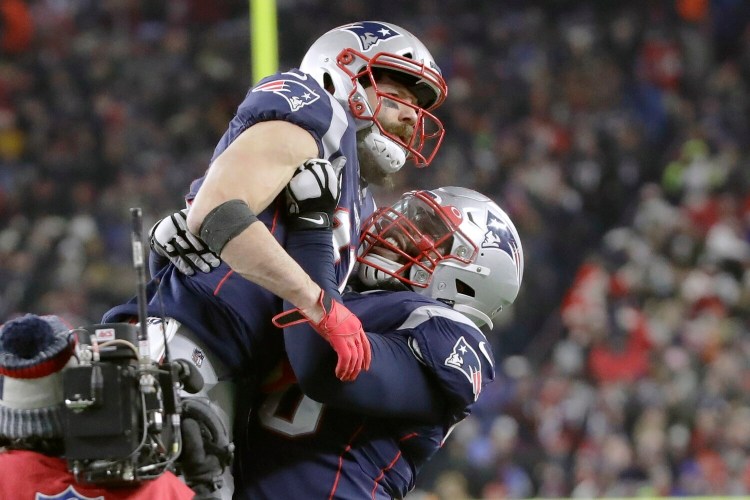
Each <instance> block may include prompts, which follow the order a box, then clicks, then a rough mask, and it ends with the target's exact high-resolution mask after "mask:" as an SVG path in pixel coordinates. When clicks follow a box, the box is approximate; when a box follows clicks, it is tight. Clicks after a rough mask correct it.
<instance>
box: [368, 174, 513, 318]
mask: <svg viewBox="0 0 750 500" xmlns="http://www.w3.org/2000/svg"><path fill="white" fill-rule="evenodd" d="M360 243H361V244H360V250H359V256H358V257H357V261H358V262H359V269H358V271H357V273H358V276H359V278H360V280H361V281H362V283H363V284H364V285H365V286H368V287H372V288H383V287H385V288H393V285H394V284H398V283H399V282H400V283H402V284H403V285H406V286H408V287H410V288H411V289H413V290H414V291H416V292H419V293H421V294H423V295H427V296H429V297H433V298H435V299H439V300H441V301H443V302H446V303H449V304H452V305H453V308H454V309H456V310H457V311H460V312H462V313H464V314H465V315H466V316H468V317H470V318H471V319H472V320H473V321H474V322H475V323H476V324H477V325H478V326H482V325H485V324H486V325H488V326H489V327H490V328H492V317H493V316H494V315H495V314H497V313H498V312H499V311H500V310H501V309H502V307H503V306H504V305H509V304H511V303H513V301H514V300H515V299H516V296H517V295H518V290H519V288H520V286H521V280H522V278H523V263H524V260H523V248H522V247H521V240H520V238H519V236H518V232H517V231H516V228H515V226H514V225H513V222H512V221H511V220H510V218H509V217H508V215H507V214H506V213H505V212H504V211H503V210H502V209H501V208H500V207H498V206H497V204H496V203H495V202H493V201H492V200H490V199H489V198H487V197H486V196H484V195H482V194H480V193H477V192H476V191H472V190H471V189H466V188H460V187H444V188H439V189H434V190H432V191H411V192H408V193H405V194H404V195H403V196H402V197H401V199H400V200H399V201H397V202H396V203H395V204H394V205H393V206H391V207H387V208H381V209H379V210H378V211H376V212H375V213H374V214H373V215H372V216H371V217H370V218H369V219H368V220H367V221H366V222H365V224H364V225H363V228H362V236H361V242H360Z"/></svg>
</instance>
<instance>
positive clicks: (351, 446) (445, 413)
mask: <svg viewBox="0 0 750 500" xmlns="http://www.w3.org/2000/svg"><path fill="white" fill-rule="evenodd" d="M293 187H294V186H292V185H290V190H292V189H293ZM290 216H291V217H294V215H293V214H290ZM326 232H327V231H326V230H322V231H309V230H303V231H292V232H290V234H289V238H288V241H287V249H288V251H289V253H290V255H291V256H293V257H296V258H298V259H299V262H300V264H301V265H302V266H303V268H304V269H305V270H306V271H307V272H309V273H310V275H311V276H312V277H313V278H314V279H315V280H316V281H317V282H318V283H320V284H321V286H322V287H323V289H324V290H326V292H327V293H328V294H329V295H330V296H331V297H333V298H337V297H336V282H335V279H334V273H333V271H332V270H333V263H334V257H333V253H332V252H331V250H330V247H329V245H328V244H327V238H328V235H327V234H325V233H326ZM357 260H358V263H359V264H358V265H359V269H358V273H357V279H356V288H357V289H358V290H359V292H354V291H350V292H347V293H345V294H344V295H343V297H344V304H345V305H346V307H347V308H348V309H349V311H350V312H351V313H354V314H356V315H357V317H358V318H359V319H360V320H361V321H362V325H363V327H364V329H365V331H366V332H367V336H368V338H369V340H370V345H371V347H372V363H371V365H370V370H369V371H367V372H363V373H362V374H360V376H359V377H358V378H357V380H356V381H354V382H352V383H342V382H341V381H340V380H338V379H336V378H335V377H334V376H333V375H332V367H333V365H334V364H335V363H336V356H335V353H334V352H333V351H332V350H331V348H330V346H329V345H328V344H326V343H325V342H323V341H322V340H321V339H320V337H319V336H318V335H316V334H315V332H314V330H313V329H311V328H310V324H309V321H306V320H305V319H304V318H302V317H300V315H299V313H298V309H296V308H292V304H291V303H288V302H287V303H285V306H286V307H287V308H289V310H288V311H287V312H285V313H282V314H280V315H278V316H277V317H276V318H275V322H276V323H277V324H279V325H285V326H286V328H285V330H284V340H285V345H286V349H287V354H288V361H289V363H290V367H291V371H292V373H293V374H294V376H295V377H296V383H287V384H284V381H283V380H277V381H276V383H275V384H271V383H269V384H268V385H267V387H269V388H273V390H272V391H270V392H269V393H267V394H265V398H264V399H263V400H262V402H261V403H260V405H259V407H258V408H257V410H256V411H253V412H249V413H248V414H247V424H245V425H243V426H242V427H243V428H246V432H244V433H242V434H240V435H238V436H236V441H237V446H238V453H237V460H236V470H235V482H236V486H237V487H236V491H235V497H236V498H241V499H251V498H252V499H274V498H285V499H308V498H375V499H383V500H385V499H391V498H403V497H404V496H405V495H406V494H407V493H408V492H409V491H410V490H411V489H412V488H413V487H414V484H415V474H416V473H417V472H418V471H419V470H420V468H421V466H422V465H423V464H424V463H425V462H426V461H427V460H428V459H429V458H430V457H431V456H433V455H434V454H435V453H436V452H437V451H438V449H439V448H440V447H441V445H442V443H443V442H444V440H445V439H446V438H447V437H448V434H449V433H450V431H451V429H452V428H453V426H454V425H456V424H457V423H458V422H460V421H461V420H463V419H464V418H465V417H466V416H467V415H469V414H470V412H471V410H472V406H473V404H474V403H475V401H476V400H477V399H478V398H479V397H480V394H481V391H482V388H483V387H484V386H485V385H486V384H487V383H489V382H491V381H492V380H493V378H494V369H493V363H494V361H493V356H492V348H491V346H490V345H489V343H488V341H487V339H486V337H485V336H484V335H483V333H482V331H481V330H480V328H491V326H492V317H493V316H495V314H497V313H498V312H499V311H500V310H501V309H502V308H503V307H504V306H507V305H508V304H511V303H512V302H513V301H514V300H515V298H516V296H517V294H518V291H519V287H520V285H521V280H522V276H523V250H522V247H521V242H520V239H519V236H518V233H517V232H516V229H515V227H514V225H513V223H512V222H511V220H510V219H509V218H508V216H507V215H506V214H505V212H503V210H501V209H500V208H499V207H498V206H497V205H496V204H495V203H494V202H492V201H491V200H490V199H488V198H487V197H485V196H483V195H481V194H479V193H477V192H475V191H472V190H469V189H463V188H457V187H446V188H440V189H435V190H431V191H414V192H410V193H406V194H405V195H403V196H402V197H401V199H400V200H399V201H398V202H397V203H395V204H394V205H393V206H392V207H388V208H385V209H382V210H380V211H378V212H376V213H375V214H374V215H373V216H372V217H371V219H370V220H369V221H368V222H366V223H365V224H364V228H363V233H362V246H361V251H360V255H359V257H358V259H357ZM290 380H293V379H287V382H289V381H290Z"/></svg>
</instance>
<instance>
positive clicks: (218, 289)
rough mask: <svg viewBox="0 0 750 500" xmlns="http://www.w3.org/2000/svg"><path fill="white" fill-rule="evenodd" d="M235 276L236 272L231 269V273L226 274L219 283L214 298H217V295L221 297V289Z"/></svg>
mask: <svg viewBox="0 0 750 500" xmlns="http://www.w3.org/2000/svg"><path fill="white" fill-rule="evenodd" d="M233 274H234V271H233V270H232V269H230V270H229V272H228V273H227V274H225V275H224V277H223V278H221V281H219V284H218V285H216V288H214V297H215V296H217V295H219V291H220V290H221V287H222V286H224V283H225V282H226V281H227V280H228V279H229V277H230V276H231V275H233Z"/></svg>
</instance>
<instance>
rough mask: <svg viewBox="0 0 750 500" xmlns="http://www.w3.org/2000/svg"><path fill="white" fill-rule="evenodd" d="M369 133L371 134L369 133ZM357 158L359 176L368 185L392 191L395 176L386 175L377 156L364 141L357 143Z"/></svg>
mask: <svg viewBox="0 0 750 500" xmlns="http://www.w3.org/2000/svg"><path fill="white" fill-rule="evenodd" d="M368 133H369V132H368ZM357 157H358V158H359V176H360V177H361V178H362V179H363V180H364V181H365V182H366V183H367V184H372V185H373V186H381V187H384V188H386V189H392V188H393V186H394V184H395V183H394V181H393V176H394V174H395V173H396V172H393V173H391V174H389V173H386V172H384V171H383V169H382V168H380V165H378V160H377V156H376V155H375V153H373V152H372V151H371V150H370V149H368V148H366V147H365V146H364V144H363V143H362V141H358V142H357Z"/></svg>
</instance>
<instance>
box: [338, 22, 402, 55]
mask: <svg viewBox="0 0 750 500" xmlns="http://www.w3.org/2000/svg"><path fill="white" fill-rule="evenodd" d="M341 29H342V30H344V31H348V32H350V33H353V34H354V35H355V36H356V37H357V38H358V39H359V45H360V46H361V47H362V50H363V51H366V50H369V49H370V47H374V46H375V45H377V44H379V43H380V42H382V41H384V40H390V39H391V38H394V37H397V36H401V33H399V32H398V31H396V30H394V29H393V28H391V27H390V26H386V25H385V24H383V23H376V22H373V21H366V22H363V23H354V24H350V25H349V26H345V27H343V28H341Z"/></svg>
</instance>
